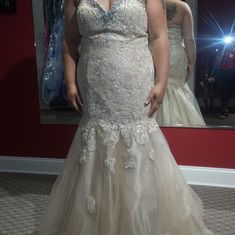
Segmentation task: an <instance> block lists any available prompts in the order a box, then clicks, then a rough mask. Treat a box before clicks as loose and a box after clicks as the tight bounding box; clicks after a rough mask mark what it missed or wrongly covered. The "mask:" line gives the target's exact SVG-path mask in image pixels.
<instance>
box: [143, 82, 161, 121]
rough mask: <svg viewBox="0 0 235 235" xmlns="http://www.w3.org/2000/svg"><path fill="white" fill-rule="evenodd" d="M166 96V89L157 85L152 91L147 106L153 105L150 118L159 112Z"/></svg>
mask: <svg viewBox="0 0 235 235" xmlns="http://www.w3.org/2000/svg"><path fill="white" fill-rule="evenodd" d="M164 94H165V88H164V87H162V86H160V85H159V84H156V85H155V86H154V87H153V88H152V89H151V91H150V93H149V96H148V98H147V101H146V102H145V105H148V104H151V106H150V111H149V113H148V116H149V117H152V116H153V114H154V113H155V112H156V111H157V110H158V108H159V107H160V105H161V104H162V102H163V97H164Z"/></svg>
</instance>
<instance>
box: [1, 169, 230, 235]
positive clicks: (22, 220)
mask: <svg viewBox="0 0 235 235" xmlns="http://www.w3.org/2000/svg"><path fill="white" fill-rule="evenodd" d="M54 181H55V176H50V175H49V176H48V175H32V174H15V173H14V174H13V173H12V174H10V173H0V235H28V234H37V229H38V226H39V223H40V221H41V218H42V214H43V212H44V210H45V207H46V204H47V201H48V198H49V194H50V191H51V188H52V186H53V183H54ZM192 187H193V189H194V190H195V191H196V192H197V194H198V195H199V196H200V197H201V199H202V200H203V203H204V207H205V223H206V224H207V225H208V227H209V228H210V229H211V230H212V231H213V232H214V233H215V234H216V235H235V189H229V188H216V187H205V186H192ZM88 235H89V234H88ZM143 235H144V234H143ZM195 235H197V234H195Z"/></svg>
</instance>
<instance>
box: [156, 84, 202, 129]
mask: <svg viewBox="0 0 235 235" xmlns="http://www.w3.org/2000/svg"><path fill="white" fill-rule="evenodd" d="M156 120H157V122H158V124H159V125H161V126H185V127H192V126H202V127H203V126H205V125H206V124H205V121H204V119H203V116H202V114H201V111H200V108H199V106H198V103H197V100H196V98H195V96H194V94H193V92H192V91H191V89H190V88H189V86H188V84H187V83H185V84H182V83H181V82H178V81H174V80H169V84H168V88H167V90H166V94H165V97H164V101H163V104H162V106H161V107H160V108H159V109H158V111H157V113H156Z"/></svg>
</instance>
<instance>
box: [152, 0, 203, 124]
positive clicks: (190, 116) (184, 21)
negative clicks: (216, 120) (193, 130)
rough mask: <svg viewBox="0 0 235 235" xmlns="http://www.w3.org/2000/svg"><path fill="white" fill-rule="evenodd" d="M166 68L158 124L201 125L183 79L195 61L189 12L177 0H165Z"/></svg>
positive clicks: (190, 13)
mask: <svg viewBox="0 0 235 235" xmlns="http://www.w3.org/2000/svg"><path fill="white" fill-rule="evenodd" d="M165 2H166V9H167V23H168V38H169V44H170V55H171V56H170V70H169V80H168V86H167V89H166V94H165V97H164V101H163V104H162V106H161V107H160V108H159V110H158V111H157V113H156V120H157V122H158V124H159V125H162V126H189V127H191V126H205V125H206V124H205V121H204V119H203V117H202V114H201V111H200V108H199V106H198V103H197V100H196V98H195V96H194V94H193V92H192V91H191V90H190V88H189V86H188V84H187V81H188V79H189V78H190V77H191V74H192V71H193V65H194V62H195V54H196V50H195V40H194V34H193V18H192V12H191V10H190V8H189V6H188V4H187V3H185V2H183V1H181V0H166V1H165Z"/></svg>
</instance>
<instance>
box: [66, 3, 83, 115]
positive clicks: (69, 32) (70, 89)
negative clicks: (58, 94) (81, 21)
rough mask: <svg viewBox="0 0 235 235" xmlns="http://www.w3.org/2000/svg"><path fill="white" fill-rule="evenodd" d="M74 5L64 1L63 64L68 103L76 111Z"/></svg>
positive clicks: (76, 61) (77, 97) (75, 18)
mask: <svg viewBox="0 0 235 235" xmlns="http://www.w3.org/2000/svg"><path fill="white" fill-rule="evenodd" d="M76 14H77V13H76V4H75V1H74V0H65V19H64V41H63V62H64V79H65V84H66V87H67V96H68V97H67V98H68V101H69V103H70V104H71V105H72V106H73V108H75V109H76V110H77V111H80V108H81V106H82V103H81V99H80V97H79V95H78V91H77V86H76V68H77V63H78V56H79V55H78V47H79V44H80V35H79V30H78V24H77V15H76Z"/></svg>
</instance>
